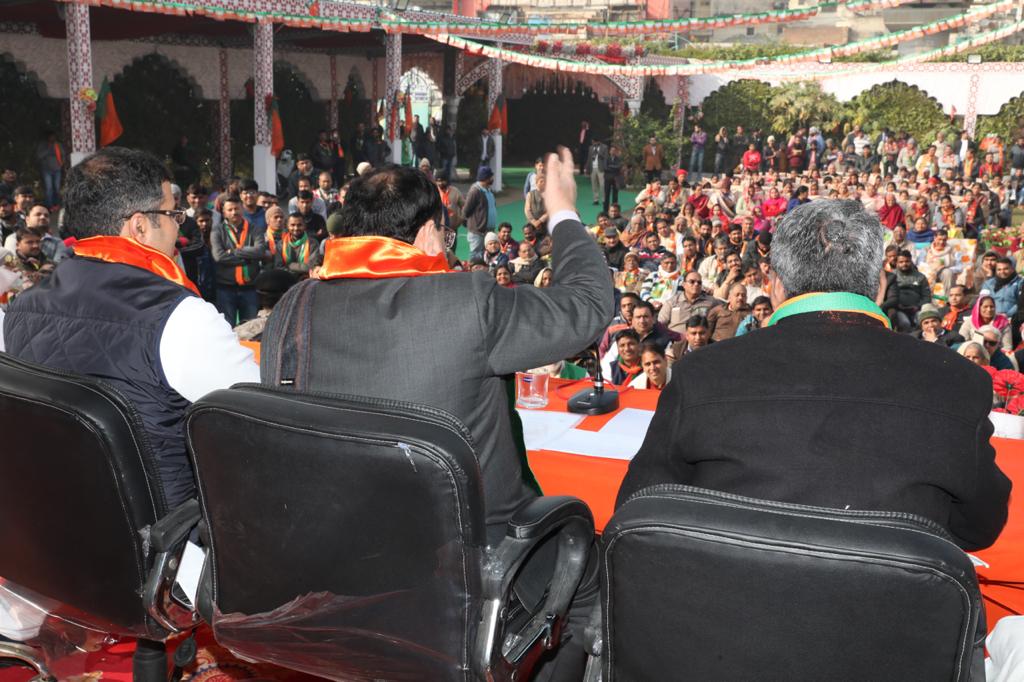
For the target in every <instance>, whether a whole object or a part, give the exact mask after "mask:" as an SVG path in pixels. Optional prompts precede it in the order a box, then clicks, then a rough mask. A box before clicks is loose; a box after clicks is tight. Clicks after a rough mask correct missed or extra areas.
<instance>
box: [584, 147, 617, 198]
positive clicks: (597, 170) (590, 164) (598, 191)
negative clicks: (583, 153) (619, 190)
mask: <svg viewBox="0 0 1024 682" xmlns="http://www.w3.org/2000/svg"><path fill="white" fill-rule="evenodd" d="M607 166H608V145H606V144H605V143H604V142H601V140H594V141H593V142H591V143H590V150H589V151H588V152H587V162H586V164H584V167H585V168H586V172H587V173H589V174H590V192H591V194H592V195H593V198H594V206H597V205H598V204H599V203H600V202H601V201H603V200H604V198H605V196H606V195H605V192H604V183H605V176H604V174H605V169H606V168H607ZM616 198H617V197H616Z"/></svg>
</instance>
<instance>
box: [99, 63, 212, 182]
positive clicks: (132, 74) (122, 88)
mask: <svg viewBox="0 0 1024 682" xmlns="http://www.w3.org/2000/svg"><path fill="white" fill-rule="evenodd" d="M186 73H187V72H186ZM186 73H183V70H182V69H181V68H180V67H179V66H178V65H176V64H175V63H174V62H173V61H172V60H169V59H167V58H166V57H165V56H163V55H161V54H158V53H150V54H146V55H143V56H141V57H138V58H136V59H133V60H132V61H131V63H129V64H128V65H127V66H126V67H124V69H123V70H121V72H120V73H118V74H117V75H115V76H114V78H113V79H112V80H111V81H110V89H111V92H112V93H113V95H114V100H115V101H116V103H117V113H118V116H119V117H120V119H121V124H122V125H123V127H124V132H123V133H122V135H121V137H120V138H118V140H117V144H119V145H123V146H125V147H135V148H138V149H145V150H147V151H150V152H152V153H153V154H156V155H157V156H158V157H160V158H166V157H168V156H171V155H172V154H174V155H175V156H177V157H179V158H185V157H188V163H184V164H177V165H181V166H183V167H188V168H189V169H190V170H189V172H188V173H182V174H180V175H179V173H178V172H177V170H176V172H175V177H176V179H177V180H178V181H179V182H184V183H188V182H194V181H195V180H197V179H198V176H199V175H200V174H202V173H207V172H212V170H213V159H214V150H215V148H216V147H215V137H216V131H217V130H218V117H217V106H216V103H215V102H211V101H207V100H204V99H203V98H202V95H201V93H200V91H199V87H198V86H197V85H196V83H195V80H194V79H191V78H189V77H188V76H187V75H186ZM183 135H184V136H187V137H188V142H189V144H188V145H187V152H186V153H185V154H183V155H182V154H176V153H175V152H176V147H177V146H178V145H179V143H180V141H181V137H182V136H183Z"/></svg>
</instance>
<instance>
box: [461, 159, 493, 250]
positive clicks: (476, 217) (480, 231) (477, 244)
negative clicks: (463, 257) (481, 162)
mask: <svg viewBox="0 0 1024 682" xmlns="http://www.w3.org/2000/svg"><path fill="white" fill-rule="evenodd" d="M493 184H494V171H492V170H491V169H490V168H488V167H487V166H480V168H479V170H477V172H476V182H474V183H473V186H472V187H470V188H469V193H468V194H466V206H465V213H464V215H465V218H466V237H467V238H468V239H469V255H470V257H474V256H483V253H484V235H485V234H487V233H488V232H493V231H494V229H495V228H496V227H497V226H498V207H497V204H495V202H494V193H493V192H491V185H493Z"/></svg>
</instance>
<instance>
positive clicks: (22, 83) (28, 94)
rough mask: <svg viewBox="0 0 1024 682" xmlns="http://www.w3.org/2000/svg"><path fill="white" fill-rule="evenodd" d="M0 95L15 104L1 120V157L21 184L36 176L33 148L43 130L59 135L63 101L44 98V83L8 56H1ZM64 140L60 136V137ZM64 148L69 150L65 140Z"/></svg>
mask: <svg viewBox="0 0 1024 682" xmlns="http://www.w3.org/2000/svg"><path fill="white" fill-rule="evenodd" d="M0 92H3V93H4V97H5V99H7V100H8V101H9V102H12V103H15V104H16V105H17V106H10V107H7V108H6V109H5V113H4V116H2V117H0V158H3V159H4V160H5V161H6V162H7V163H10V164H11V167H13V168H17V169H18V170H19V172H20V174H21V176H22V180H23V181H27V182H31V180H32V179H34V178H35V176H36V173H37V169H36V166H37V163H36V159H35V146H36V143H38V142H39V140H40V139H41V136H42V133H43V131H44V130H46V129H51V130H55V131H57V134H58V135H61V132H60V130H61V109H62V102H61V101H60V100H56V99H50V98H48V97H46V89H45V84H44V83H43V82H42V81H41V80H40V79H39V78H38V77H36V75H35V74H34V73H33V72H32V71H29V70H27V69H25V68H24V65H23V64H21V63H20V62H19V61H18V60H16V59H14V58H13V57H12V56H10V55H9V54H0ZM61 136H62V137H63V135H61ZM63 141H64V143H65V148H70V144H68V142H69V140H68V139H67V138H64V140H63Z"/></svg>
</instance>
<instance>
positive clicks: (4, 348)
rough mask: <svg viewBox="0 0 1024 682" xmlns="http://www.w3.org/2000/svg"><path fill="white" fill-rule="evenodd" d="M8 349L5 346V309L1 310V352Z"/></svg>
mask: <svg viewBox="0 0 1024 682" xmlns="http://www.w3.org/2000/svg"><path fill="white" fill-rule="evenodd" d="M5 350H6V346H4V311H2V310H0V353H3V352H4V351H5Z"/></svg>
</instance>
